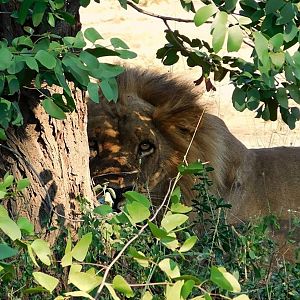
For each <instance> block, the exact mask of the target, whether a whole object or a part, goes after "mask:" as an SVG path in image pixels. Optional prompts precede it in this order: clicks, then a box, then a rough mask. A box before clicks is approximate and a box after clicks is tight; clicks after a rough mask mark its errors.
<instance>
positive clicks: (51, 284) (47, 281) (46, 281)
mask: <svg viewBox="0 0 300 300" xmlns="http://www.w3.org/2000/svg"><path fill="white" fill-rule="evenodd" d="M32 275H33V277H34V279H35V280H36V281H37V282H38V283H39V284H40V285H41V286H42V287H44V288H45V289H47V290H48V291H49V292H50V293H52V292H53V290H54V289H55V288H56V287H57V285H58V283H59V280H58V279H57V278H55V277H53V276H50V275H48V274H45V273H42V272H33V273H32Z"/></svg>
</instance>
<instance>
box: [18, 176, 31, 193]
mask: <svg viewBox="0 0 300 300" xmlns="http://www.w3.org/2000/svg"><path fill="white" fill-rule="evenodd" d="M29 186H30V181H29V179H28V178H22V179H20V180H18V181H17V190H18V191H22V190H24V189H25V188H27V187H29Z"/></svg>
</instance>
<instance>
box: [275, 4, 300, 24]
mask: <svg viewBox="0 0 300 300" xmlns="http://www.w3.org/2000/svg"><path fill="white" fill-rule="evenodd" d="M296 12H297V10H296V7H295V6H294V5H293V3H291V2H287V3H286V4H285V5H284V6H283V7H282V9H281V10H280V14H279V18H278V19H277V21H276V25H282V24H287V23H289V22H291V21H292V20H293V19H294V17H295V15H296Z"/></svg>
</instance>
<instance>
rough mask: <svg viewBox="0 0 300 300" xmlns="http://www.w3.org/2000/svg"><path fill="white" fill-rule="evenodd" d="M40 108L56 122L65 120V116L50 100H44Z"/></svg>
mask: <svg viewBox="0 0 300 300" xmlns="http://www.w3.org/2000/svg"><path fill="white" fill-rule="evenodd" d="M42 106H43V107H44V109H45V111H46V112H47V113H48V114H49V115H50V116H51V117H53V118H55V119H58V120H63V119H65V118H66V114H65V113H64V111H63V110H62V109H61V108H60V107H59V106H57V105H56V104H55V103H54V102H53V100H52V99H51V98H48V97H47V98H46V99H44V100H43V101H42Z"/></svg>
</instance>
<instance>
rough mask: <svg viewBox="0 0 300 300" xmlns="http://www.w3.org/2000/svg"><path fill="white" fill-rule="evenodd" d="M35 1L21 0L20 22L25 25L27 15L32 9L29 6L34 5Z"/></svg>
mask: <svg viewBox="0 0 300 300" xmlns="http://www.w3.org/2000/svg"><path fill="white" fill-rule="evenodd" d="M33 2H34V0H24V1H22V2H21V5H20V9H19V14H18V17H19V22H20V24H21V25H24V23H25V21H26V17H27V15H28V13H29V11H30V10H29V8H30V7H31V6H32V3H33Z"/></svg>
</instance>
